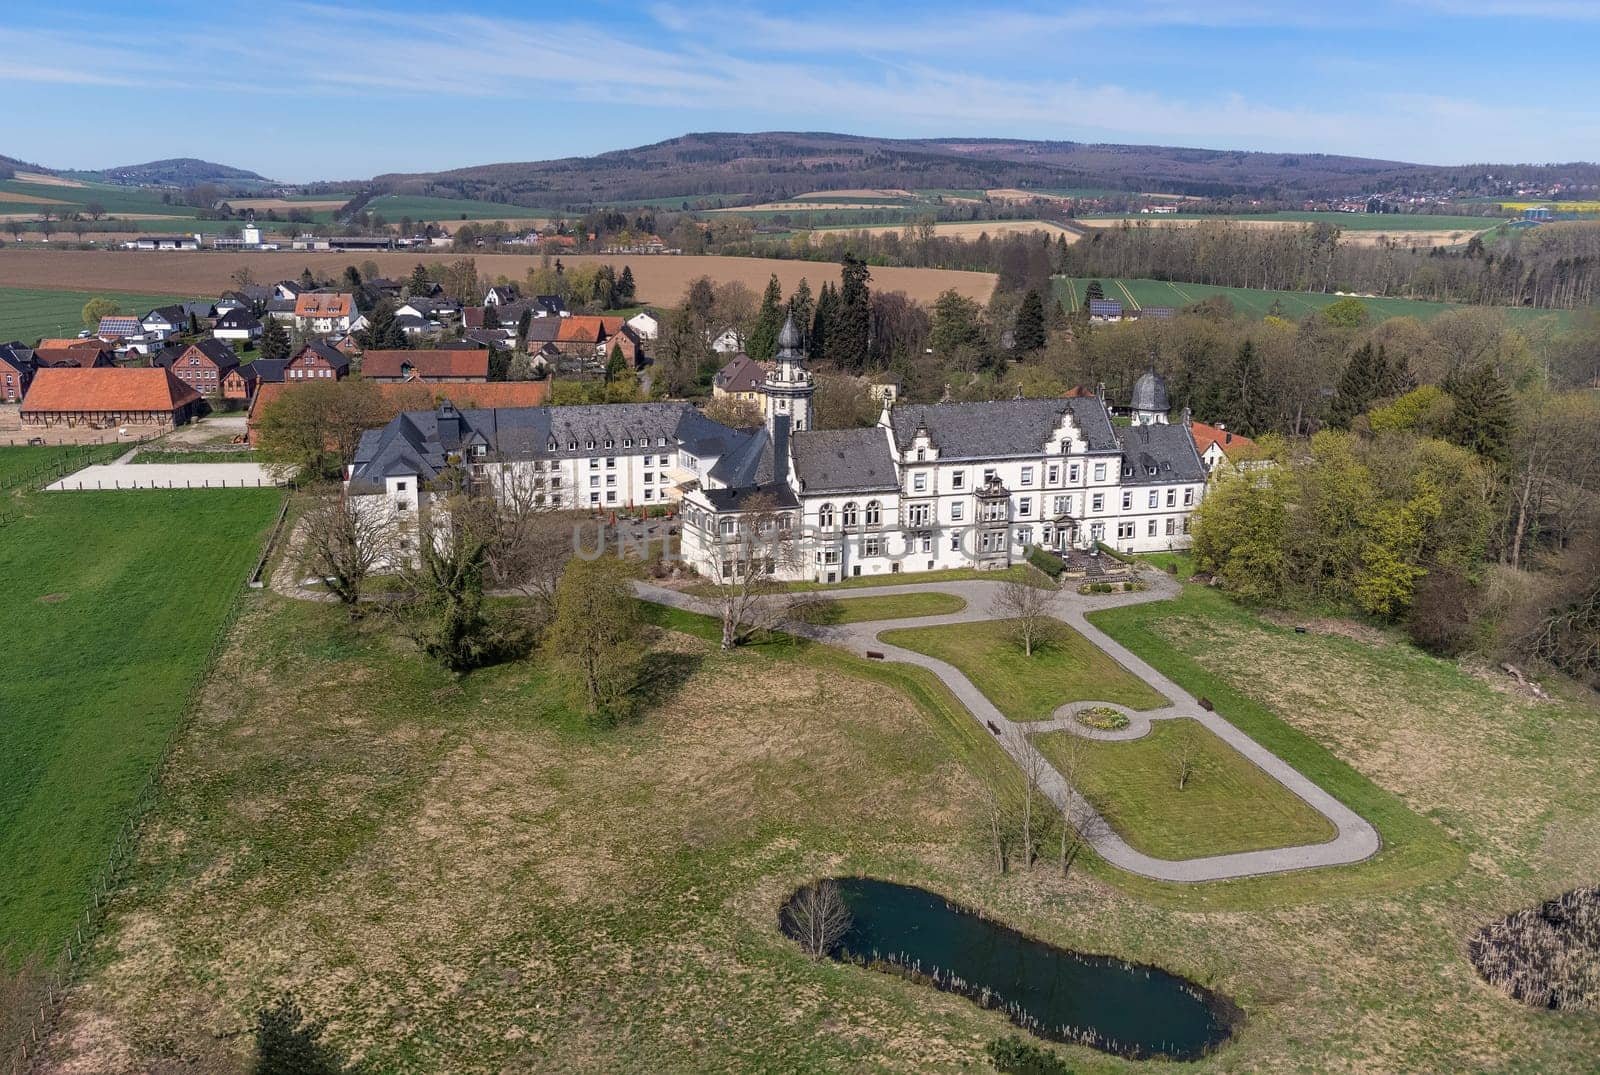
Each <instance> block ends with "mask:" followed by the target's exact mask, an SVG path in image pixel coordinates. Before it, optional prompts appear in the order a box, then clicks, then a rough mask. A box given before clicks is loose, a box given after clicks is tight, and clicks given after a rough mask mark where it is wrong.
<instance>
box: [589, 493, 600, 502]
mask: <svg viewBox="0 0 1600 1075" xmlns="http://www.w3.org/2000/svg"><path fill="white" fill-rule="evenodd" d="M589 503H591V504H599V503H600V494H599V493H590V494H589Z"/></svg>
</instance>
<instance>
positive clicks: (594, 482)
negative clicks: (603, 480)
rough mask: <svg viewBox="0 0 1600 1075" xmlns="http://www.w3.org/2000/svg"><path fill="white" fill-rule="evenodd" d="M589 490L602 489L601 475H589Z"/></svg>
mask: <svg viewBox="0 0 1600 1075" xmlns="http://www.w3.org/2000/svg"><path fill="white" fill-rule="evenodd" d="M589 488H591V489H598V488H600V475H598V474H591V475H589Z"/></svg>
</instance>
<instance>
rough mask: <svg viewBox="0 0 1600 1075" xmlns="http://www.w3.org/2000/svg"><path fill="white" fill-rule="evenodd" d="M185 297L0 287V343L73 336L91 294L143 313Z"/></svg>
mask: <svg viewBox="0 0 1600 1075" xmlns="http://www.w3.org/2000/svg"><path fill="white" fill-rule="evenodd" d="M187 297H189V296H177V295H172V294H166V295H157V294H153V293H137V292H127V291H45V290H41V289H34V288H15V287H7V288H0V343H4V342H6V341H8V340H21V341H22V342H23V343H27V344H32V343H33V342H35V341H36V340H38V339H39V338H40V337H43V336H53V337H54V336H76V335H77V334H78V333H79V332H82V331H83V329H84V324H83V307H84V304H85V303H87V302H88V301H89V300H90V299H94V298H105V299H110V300H111V301H112V302H115V303H117V304H118V306H119V307H121V312H123V313H127V314H136V315H139V316H143V315H144V314H146V313H149V312H150V310H151V309H153V308H154V307H157V306H162V305H165V304H167V303H170V302H173V301H175V300H177V299H180V298H187Z"/></svg>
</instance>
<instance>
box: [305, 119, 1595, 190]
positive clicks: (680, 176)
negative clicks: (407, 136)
mask: <svg viewBox="0 0 1600 1075" xmlns="http://www.w3.org/2000/svg"><path fill="white" fill-rule="evenodd" d="M1491 176H1492V177H1494V178H1495V179H1497V180H1501V181H1504V180H1506V179H1512V180H1518V181H1526V182H1541V181H1542V182H1555V181H1557V180H1565V181H1566V182H1569V183H1596V182H1600V166H1596V165H1593V164H1573V165H1462V166H1450V167H1438V166H1432V165H1420V164H1407V163H1404V162H1401V161H1386V160H1372V159H1368V158H1365V157H1343V156H1335V155H1330V154H1323V153H1253V152H1243V151H1228V150H1211V149H1183V148H1175V147H1168V146H1122V145H1091V144H1087V143H1080V142H1031V141H1020V140H1011V139H987V138H960V139H958V138H931V139H892V138H863V137H856V136H853V135H842V134H825V133H793V132H768V133H762V134H716V133H711V134H689V135H684V136H683V137H681V138H673V139H669V140H667V141H665V142H657V143H656V144H654V145H648V146H640V147H638V148H636V149H624V150H616V151H613V152H610V153H602V154H599V155H598V156H593V157H567V158H564V159H561V160H551V161H529V162H522V163H508V164H486V165H479V166H475V167H471V168H457V169H453V170H451V171H444V172H427V173H414V174H402V173H393V174H388V175H380V176H377V177H376V178H375V179H373V180H372V182H371V186H372V188H373V190H374V192H376V193H404V194H420V195H430V196H433V197H450V198H473V199H477V200H480V201H496V202H505V203H509V204H514V205H537V206H566V207H572V206H583V205H592V204H596V203H600V202H619V201H629V200H646V199H673V198H679V197H683V198H688V199H694V198H704V197H719V196H720V197H729V198H745V197H747V196H754V197H757V198H761V199H777V198H783V197H788V196H793V195H796V194H802V193H805V192H807V191H813V190H846V189H852V188H890V187H906V188H914V189H923V190H927V189H949V190H952V191H962V190H969V191H970V190H985V189H993V188H1010V187H1026V188H1036V189H1048V190H1073V189H1084V188H1098V189H1109V190H1122V191H1146V192H1154V193H1167V194H1192V195H1200V196H1205V197H1231V196H1238V195H1246V196H1259V197H1263V198H1307V197H1340V196H1353V195H1357V194H1361V193H1365V192H1368V191H1373V190H1406V189H1427V190H1437V189H1441V188H1444V187H1455V188H1457V189H1459V190H1465V191H1472V190H1479V189H1484V188H1486V187H1487V186H1488V185H1489V183H1490V177H1491ZM349 186H350V183H349V181H344V182H341V183H339V184H333V185H330V187H329V189H335V188H342V189H348V188H349Z"/></svg>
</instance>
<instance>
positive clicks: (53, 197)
mask: <svg viewBox="0 0 1600 1075" xmlns="http://www.w3.org/2000/svg"><path fill="white" fill-rule="evenodd" d="M7 194H20V195H23V196H24V197H23V198H22V199H20V200H18V201H17V202H6V200H5V199H6V195H7ZM37 199H43V200H42V201H40V200H37ZM91 202H93V203H96V204H98V205H100V206H101V207H102V208H103V209H105V211H106V212H107V213H111V214H117V213H161V214H164V215H169V216H188V217H192V216H194V212H195V211H194V209H193V207H191V206H187V205H168V204H165V203H163V202H162V200H161V194H160V192H158V191H155V190H152V189H146V188H141V187H118V186H112V185H110V184H106V183H86V184H84V185H83V186H81V187H72V186H61V185H58V184H55V183H29V182H27V181H26V180H21V179H7V180H4V181H0V203H4V204H6V205H8V206H11V207H10V208H6V209H3V210H0V211H3V212H14V213H33V212H38V211H39V210H40V209H43V208H51V209H54V210H56V211H58V212H62V211H64V212H69V213H71V212H81V211H82V210H83V208H84V207H85V206H87V205H89V204H90V203H91ZM61 203H64V204H61Z"/></svg>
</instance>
